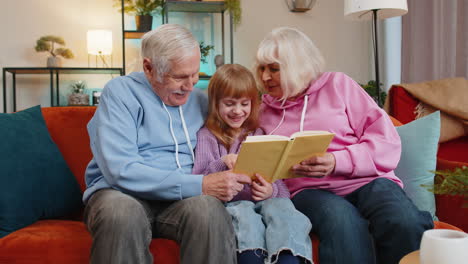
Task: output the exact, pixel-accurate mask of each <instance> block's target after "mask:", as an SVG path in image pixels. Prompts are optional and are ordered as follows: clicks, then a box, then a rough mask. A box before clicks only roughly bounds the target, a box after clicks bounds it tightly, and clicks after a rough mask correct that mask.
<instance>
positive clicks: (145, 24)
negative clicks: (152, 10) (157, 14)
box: [135, 15, 153, 32]
mask: <svg viewBox="0 0 468 264" xmlns="http://www.w3.org/2000/svg"><path fill="white" fill-rule="evenodd" d="M135 24H136V28H137V31H144V32H146V31H150V30H151V28H152V26H153V16H150V15H144V16H135Z"/></svg>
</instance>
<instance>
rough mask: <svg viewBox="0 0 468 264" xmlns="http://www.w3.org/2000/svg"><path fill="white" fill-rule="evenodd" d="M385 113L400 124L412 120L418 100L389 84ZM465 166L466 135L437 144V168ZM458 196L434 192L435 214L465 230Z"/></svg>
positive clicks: (465, 214)
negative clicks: (386, 110) (387, 112)
mask: <svg viewBox="0 0 468 264" xmlns="http://www.w3.org/2000/svg"><path fill="white" fill-rule="evenodd" d="M388 96H389V100H388V102H389V105H388V107H389V109H388V111H389V114H390V115H391V116H393V117H394V118H396V119H398V120H399V121H400V122H402V123H403V124H406V123H408V122H411V121H413V120H414V119H415V117H416V114H415V108H416V106H417V105H418V104H419V100H418V99H416V98H414V97H413V96H412V95H411V94H409V93H408V92H407V91H406V90H405V89H404V88H403V87H401V86H399V85H393V86H392V88H391V89H390V91H389V95H388ZM461 166H468V136H464V137H459V138H457V139H453V140H450V141H447V142H443V143H440V144H439V149H438V152H437V169H438V170H447V169H454V168H456V167H461ZM462 204H463V197H462V196H449V195H436V210H437V211H436V215H437V217H438V218H439V220H440V221H444V222H446V223H449V224H452V225H455V226H457V227H460V228H461V229H463V230H464V231H465V232H467V231H468V208H463V207H462Z"/></svg>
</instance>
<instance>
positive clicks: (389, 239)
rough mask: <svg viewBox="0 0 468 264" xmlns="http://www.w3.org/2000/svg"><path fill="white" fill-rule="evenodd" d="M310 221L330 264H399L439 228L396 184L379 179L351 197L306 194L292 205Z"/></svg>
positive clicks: (322, 254)
mask: <svg viewBox="0 0 468 264" xmlns="http://www.w3.org/2000/svg"><path fill="white" fill-rule="evenodd" d="M292 201H293V203H294V205H295V206H296V208H297V209H298V210H299V211H301V212H302V213H304V214H305V215H306V216H307V217H309V219H310V221H311V222H312V232H314V233H316V234H317V235H318V237H319V239H320V245H319V259H320V263H326V264H340V263H343V264H344V263H346V264H353V263H355V264H363V263H366V264H372V263H379V264H397V263H398V262H399V261H400V259H401V258H402V257H403V256H405V255H406V254H408V253H409V252H412V251H414V250H417V249H419V244H420V242H421V237H422V234H423V232H424V231H425V230H427V229H431V228H433V227H434V223H433V221H432V217H431V216H430V214H429V213H428V212H425V211H419V210H418V209H417V208H416V206H415V205H414V204H413V203H412V202H411V200H410V199H409V198H408V197H407V196H406V194H405V193H404V192H403V190H402V189H401V188H400V186H398V185H397V184H396V183H394V182H392V181H390V180H388V179H384V178H379V179H376V180H374V181H372V182H370V183H368V184H366V185H364V186H362V187H361V188H359V189H357V190H356V191H354V192H352V193H351V194H349V195H347V196H346V197H340V196H338V195H335V194H333V193H331V192H328V191H323V190H317V189H308V190H303V191H301V192H300V193H298V194H297V195H295V196H294V198H293V199H292Z"/></svg>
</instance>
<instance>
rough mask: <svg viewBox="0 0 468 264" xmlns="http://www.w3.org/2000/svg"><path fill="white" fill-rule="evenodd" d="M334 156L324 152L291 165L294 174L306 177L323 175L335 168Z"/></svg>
mask: <svg viewBox="0 0 468 264" xmlns="http://www.w3.org/2000/svg"><path fill="white" fill-rule="evenodd" d="M335 164H336V161H335V156H333V154H331V153H325V154H324V155H322V156H315V157H312V158H309V159H306V160H303V161H301V163H299V164H296V165H294V166H293V167H292V170H293V171H294V173H295V174H299V175H304V176H307V177H318V178H321V177H325V176H327V175H329V174H330V173H332V172H333V170H334V169H335Z"/></svg>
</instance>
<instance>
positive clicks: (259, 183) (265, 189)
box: [252, 173, 273, 201]
mask: <svg viewBox="0 0 468 264" xmlns="http://www.w3.org/2000/svg"><path fill="white" fill-rule="evenodd" d="M255 177H257V179H256V180H255V181H252V198H253V199H254V200H255V201H262V200H265V199H268V198H270V197H271V195H272V194H273V186H272V184H271V183H269V182H267V181H266V180H265V179H264V178H263V177H262V175H260V174H258V173H257V174H255Z"/></svg>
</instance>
